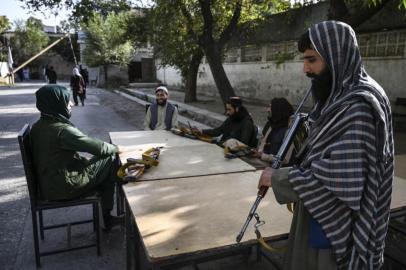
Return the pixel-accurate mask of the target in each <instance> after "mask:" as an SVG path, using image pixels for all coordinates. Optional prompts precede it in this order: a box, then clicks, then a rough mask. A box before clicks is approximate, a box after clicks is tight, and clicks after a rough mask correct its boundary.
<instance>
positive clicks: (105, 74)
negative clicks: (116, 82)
mask: <svg viewBox="0 0 406 270" xmlns="http://www.w3.org/2000/svg"><path fill="white" fill-rule="evenodd" d="M103 68H104V87H105V88H107V87H108V85H107V78H108V76H107V71H108V69H109V67H108V65H104V66H103Z"/></svg>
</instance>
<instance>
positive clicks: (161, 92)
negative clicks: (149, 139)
mask: <svg viewBox="0 0 406 270" xmlns="http://www.w3.org/2000/svg"><path fill="white" fill-rule="evenodd" d="M155 97H156V103H154V104H151V105H150V106H149V108H148V110H147V114H146V116H145V120H144V129H145V130H170V129H171V128H176V127H177V126H178V108H177V107H176V106H175V105H173V104H171V103H170V102H168V97H169V91H168V88H166V87H165V86H158V87H157V88H156V89H155Z"/></svg>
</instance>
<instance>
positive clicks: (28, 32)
mask: <svg viewBox="0 0 406 270" xmlns="http://www.w3.org/2000/svg"><path fill="white" fill-rule="evenodd" d="M48 41H49V38H48V36H47V35H46V34H45V33H44V31H43V29H42V23H41V21H40V20H38V19H35V18H32V17H30V18H28V19H27V21H25V22H24V21H21V20H20V21H16V22H15V31H14V36H13V37H11V40H10V43H11V47H12V49H13V58H14V62H18V63H21V62H23V61H25V60H28V59H29V58H30V57H31V56H33V55H34V54H36V53H38V52H39V51H40V50H42V49H43V48H45V47H46V45H47V44H48ZM27 44H29V46H27Z"/></svg>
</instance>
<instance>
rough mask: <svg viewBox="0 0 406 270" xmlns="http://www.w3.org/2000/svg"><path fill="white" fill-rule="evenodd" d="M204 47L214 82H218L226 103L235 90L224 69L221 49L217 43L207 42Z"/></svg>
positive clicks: (218, 87) (220, 92)
mask: <svg viewBox="0 0 406 270" xmlns="http://www.w3.org/2000/svg"><path fill="white" fill-rule="evenodd" d="M204 48H205V54H206V57H207V61H208V62H209V66H210V70H211V73H212V75H213V78H214V82H215V83H216V86H217V90H218V91H219V94H220V96H221V100H222V101H223V103H224V104H225V103H226V101H227V100H228V98H229V97H232V96H235V92H234V89H233V88H232V87H231V84H230V81H229V80H228V78H227V74H226V72H225V70H224V67H223V62H222V59H221V58H222V55H221V50H220V49H219V48H218V46H217V45H216V44H206V46H204Z"/></svg>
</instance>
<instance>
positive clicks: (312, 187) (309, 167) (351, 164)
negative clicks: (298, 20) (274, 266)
mask: <svg viewBox="0 0 406 270" xmlns="http://www.w3.org/2000/svg"><path fill="white" fill-rule="evenodd" d="M309 33H310V39H311V42H312V44H313V47H314V48H315V50H316V51H317V52H318V53H319V54H320V55H321V56H322V58H323V59H324V60H325V61H326V63H327V66H328V68H329V69H330V71H331V74H332V77H333V83H332V89H331V94H330V96H329V98H328V99H327V101H326V103H325V104H324V105H323V107H321V108H318V106H319V105H317V104H316V106H315V110H318V111H319V112H320V114H319V116H318V118H317V119H314V122H313V124H312V128H311V131H310V134H309V138H308V142H309V144H308V151H307V153H306V156H305V158H304V160H303V161H302V163H301V164H300V165H298V166H296V167H294V168H293V169H292V170H291V171H290V173H289V182H290V183H291V184H292V187H293V189H294V190H295V191H296V192H297V194H298V196H299V197H300V199H301V200H302V201H303V203H304V205H305V207H306V209H307V210H308V211H309V213H310V214H311V216H312V217H313V218H314V219H315V220H317V221H318V223H319V224H320V225H321V227H322V228H323V231H324V232H325V233H326V236H327V238H328V239H329V241H330V243H331V245H332V250H333V252H334V254H335V257H336V261H337V265H338V267H339V269H378V268H380V267H381V266H382V263H383V251H384V244H385V236H386V232H387V227H388V221H389V210H390V202H391V193H392V179H393V154H394V149H393V134H392V119H391V111H390V103H389V100H388V98H387V96H386V94H385V92H384V91H383V89H382V88H381V87H380V85H379V84H378V83H376V82H375V81H374V80H373V79H372V78H371V77H370V76H369V75H368V74H367V73H366V71H365V69H364V67H363V64H362V60H361V57H360V53H359V49H358V45H357V41H356V38H355V33H354V31H353V30H352V28H351V27H350V26H348V25H346V24H344V23H341V22H335V21H326V22H322V23H319V24H316V25H315V26H313V27H312V28H310V29H309Z"/></svg>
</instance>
